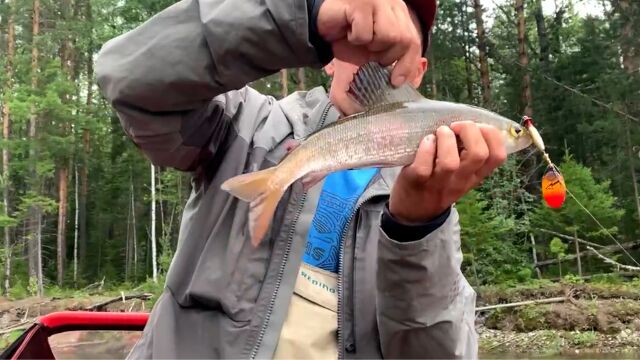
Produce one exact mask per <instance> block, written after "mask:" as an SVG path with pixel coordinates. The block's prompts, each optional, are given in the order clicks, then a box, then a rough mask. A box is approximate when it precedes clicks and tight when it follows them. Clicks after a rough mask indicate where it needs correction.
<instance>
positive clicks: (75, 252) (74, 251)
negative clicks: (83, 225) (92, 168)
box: [73, 164, 80, 285]
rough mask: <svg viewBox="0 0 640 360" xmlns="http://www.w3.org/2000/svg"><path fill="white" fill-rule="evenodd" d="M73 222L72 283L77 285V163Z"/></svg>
mask: <svg viewBox="0 0 640 360" xmlns="http://www.w3.org/2000/svg"><path fill="white" fill-rule="evenodd" d="M74 173H75V176H74V179H75V184H74V185H75V195H74V198H75V201H76V204H75V213H76V216H75V222H74V224H75V225H74V228H73V285H77V284H78V226H79V224H78V222H79V221H78V220H79V215H80V209H79V208H78V205H79V202H80V201H79V199H78V195H79V191H78V164H76V165H75V172H74Z"/></svg>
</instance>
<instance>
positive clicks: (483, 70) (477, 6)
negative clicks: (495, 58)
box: [473, 0, 491, 107]
mask: <svg viewBox="0 0 640 360" xmlns="http://www.w3.org/2000/svg"><path fill="white" fill-rule="evenodd" d="M473 8H474V10H475V14H476V31H477V35H478V59H479V60H480V83H481V84H482V104H483V105H484V106H485V107H489V105H490V104H491V79H490V78H489V60H488V59H487V40H486V37H485V33H484V20H483V19H482V12H483V11H482V4H481V3H480V0H473Z"/></svg>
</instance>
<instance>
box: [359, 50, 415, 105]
mask: <svg viewBox="0 0 640 360" xmlns="http://www.w3.org/2000/svg"><path fill="white" fill-rule="evenodd" d="M348 94H349V95H350V96H351V97H352V98H353V100H355V101H356V102H358V104H360V105H361V106H362V107H363V108H364V109H365V111H366V110H368V109H370V108H373V107H376V106H378V105H384V104H391V103H398V102H407V101H415V100H420V99H423V98H424V97H423V96H422V95H420V93H419V92H418V91H417V90H416V89H414V88H412V87H411V86H410V85H409V84H406V83H405V84H404V85H402V86H400V87H397V88H395V87H393V85H392V84H391V73H390V71H389V69H385V68H383V67H382V66H380V65H379V64H378V63H375V62H370V63H367V64H364V65H362V66H361V67H360V69H358V71H357V72H356V74H355V75H354V77H353V81H352V82H351V84H350V85H349V91H348Z"/></svg>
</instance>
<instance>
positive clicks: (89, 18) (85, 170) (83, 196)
mask: <svg viewBox="0 0 640 360" xmlns="http://www.w3.org/2000/svg"><path fill="white" fill-rule="evenodd" d="M85 21H86V22H87V23H88V24H89V25H90V26H91V31H89V47H88V49H87V57H86V66H87V111H89V112H90V111H91V108H92V103H93V13H92V10H91V1H89V0H87V1H86V2H85ZM89 138H90V133H89V129H88V128H84V129H82V149H83V151H82V167H81V168H80V204H79V206H80V214H79V215H80V219H79V220H80V224H79V244H78V246H79V253H80V254H79V259H78V261H79V267H80V268H83V264H84V261H85V258H86V256H87V193H88V190H89V153H90V150H91V149H90V146H89Z"/></svg>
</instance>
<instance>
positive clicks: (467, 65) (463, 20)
mask: <svg viewBox="0 0 640 360" xmlns="http://www.w3.org/2000/svg"><path fill="white" fill-rule="evenodd" d="M458 4H459V6H460V7H459V8H458V11H459V12H460V27H461V28H462V35H463V37H464V40H463V48H462V51H463V52H464V72H465V78H466V83H467V99H468V101H469V102H473V99H474V96H473V79H472V77H471V76H472V75H471V51H470V49H469V24H468V23H467V2H465V1H462V2H460V3H458Z"/></svg>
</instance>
